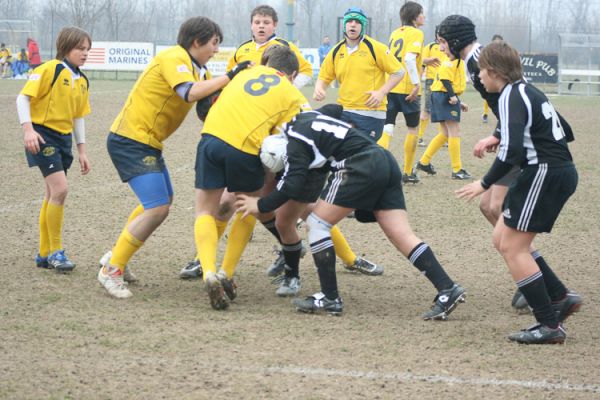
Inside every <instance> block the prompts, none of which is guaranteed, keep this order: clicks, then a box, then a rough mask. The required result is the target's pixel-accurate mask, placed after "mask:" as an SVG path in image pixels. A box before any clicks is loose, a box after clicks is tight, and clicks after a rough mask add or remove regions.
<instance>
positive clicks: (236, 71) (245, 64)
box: [226, 61, 254, 80]
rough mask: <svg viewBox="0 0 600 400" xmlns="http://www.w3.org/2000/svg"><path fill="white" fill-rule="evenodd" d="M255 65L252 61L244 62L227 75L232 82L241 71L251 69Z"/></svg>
mask: <svg viewBox="0 0 600 400" xmlns="http://www.w3.org/2000/svg"><path fill="white" fill-rule="evenodd" d="M253 65H254V63H253V62H252V61H242V62H241V63H239V64H238V65H236V66H234V67H233V68H231V69H230V70H229V71H227V74H226V75H227V77H229V80H232V79H233V78H234V77H235V76H236V75H237V74H239V73H240V72H241V71H243V70H245V69H246V68H250V67H251V66H253Z"/></svg>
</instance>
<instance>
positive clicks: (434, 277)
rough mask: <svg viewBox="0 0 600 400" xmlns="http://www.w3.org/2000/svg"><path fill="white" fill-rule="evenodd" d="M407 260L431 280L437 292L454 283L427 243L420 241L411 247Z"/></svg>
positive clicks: (448, 287)
mask: <svg viewBox="0 0 600 400" xmlns="http://www.w3.org/2000/svg"><path fill="white" fill-rule="evenodd" d="M408 260H409V261H410V262H411V263H412V264H413V265H414V266H415V267H417V269H418V270H419V271H421V272H422V273H423V275H425V277H426V278H427V279H429V280H430V281H431V283H432V284H433V286H435V288H436V289H437V290H438V292H439V291H442V290H444V289H450V288H451V287H452V286H453V285H454V281H453V280H452V279H450V277H449V276H448V274H446V271H444V268H443V267H442V266H441V264H440V263H439V262H438V260H437V259H436V258H435V254H433V251H432V250H431V248H430V247H429V246H428V245H427V243H425V242H421V243H419V244H418V245H417V246H416V247H415V248H414V249H412V250H411V252H410V254H409V255H408Z"/></svg>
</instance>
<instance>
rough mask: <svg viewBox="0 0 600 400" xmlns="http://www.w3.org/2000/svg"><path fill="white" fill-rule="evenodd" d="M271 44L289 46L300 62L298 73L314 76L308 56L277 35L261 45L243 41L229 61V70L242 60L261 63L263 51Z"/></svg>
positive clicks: (251, 41)
mask: <svg viewBox="0 0 600 400" xmlns="http://www.w3.org/2000/svg"><path fill="white" fill-rule="evenodd" d="M271 46H288V47H289V48H290V49H291V50H292V51H293V52H294V54H295V55H296V58H298V63H299V64H300V70H299V71H298V73H299V74H304V75H308V76H310V77H312V76H313V70H312V65H311V63H309V62H308V61H306V58H304V56H303V55H302V53H301V52H300V49H298V47H296V45H295V44H293V43H290V42H288V41H287V40H285V39H282V38H279V37H277V36H275V37H273V38H271V39H269V40H268V41H267V42H265V43H263V44H262V45H259V44H258V43H256V42H255V41H254V40H249V41H247V42H245V43H242V44H241V45H240V47H238V48H237V50H236V51H235V53H233V56H232V57H231V58H230V59H229V61H228V62H227V71H229V70H231V68H233V67H234V66H235V65H236V64H239V63H241V62H242V61H252V62H254V63H255V64H256V65H260V59H261V58H262V55H263V53H264V52H265V50H266V49H268V48H269V47H271Z"/></svg>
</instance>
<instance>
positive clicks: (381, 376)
mask: <svg viewBox="0 0 600 400" xmlns="http://www.w3.org/2000/svg"><path fill="white" fill-rule="evenodd" d="M227 369H234V370H237V371H238V372H246V373H260V374H273V373H277V374H287V375H311V376H317V375H318V376H339V377H345V378H360V379H371V380H388V381H398V382H425V383H445V384H451V385H467V386H480V387H481V386H495V387H519V388H524V389H540V390H563V391H567V392H590V393H600V384H595V383H592V384H587V383H568V382H564V383H552V382H548V381H545V380H543V381H521V380H516V379H486V378H466V377H459V376H451V375H416V374H411V373H409V372H402V373H381V372H374V371H367V372H364V371H354V370H340V369H331V368H306V367H295V366H281V367H264V368H260V367H256V368H252V367H238V368H227Z"/></svg>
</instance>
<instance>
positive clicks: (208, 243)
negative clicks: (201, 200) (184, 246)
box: [194, 215, 219, 280]
mask: <svg viewBox="0 0 600 400" xmlns="http://www.w3.org/2000/svg"><path fill="white" fill-rule="evenodd" d="M194 239H195V241H196V251H197V254H196V257H197V258H198V260H200V264H202V270H203V271H205V272H212V273H213V274H216V273H217V245H218V242H219V234H218V232H217V224H216V221H215V218H214V217H213V216H212V215H201V216H199V217H198V218H196V222H195V223H194ZM202 276H203V278H204V280H206V274H203V275H202Z"/></svg>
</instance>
